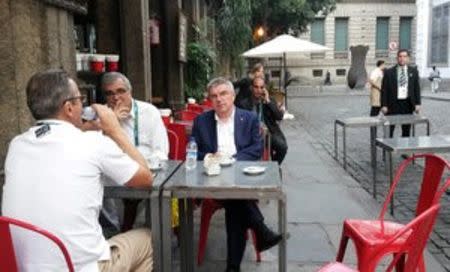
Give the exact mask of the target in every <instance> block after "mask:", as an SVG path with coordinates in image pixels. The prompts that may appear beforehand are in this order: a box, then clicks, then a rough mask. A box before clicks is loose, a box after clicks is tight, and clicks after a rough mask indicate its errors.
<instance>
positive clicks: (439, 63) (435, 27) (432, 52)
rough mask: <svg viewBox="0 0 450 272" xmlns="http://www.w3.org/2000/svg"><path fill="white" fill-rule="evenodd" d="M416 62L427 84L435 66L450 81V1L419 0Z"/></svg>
mask: <svg viewBox="0 0 450 272" xmlns="http://www.w3.org/2000/svg"><path fill="white" fill-rule="evenodd" d="M416 62H417V66H418V68H419V73H420V75H421V77H422V78H424V79H425V80H424V81H425V82H426V78H427V77H428V75H429V73H430V71H431V68H432V67H433V66H436V67H437V68H438V70H439V71H440V74H441V77H442V78H443V79H444V80H445V81H447V83H448V81H450V0H417V56H416ZM448 85H450V84H448Z"/></svg>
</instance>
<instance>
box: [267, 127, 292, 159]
mask: <svg viewBox="0 0 450 272" xmlns="http://www.w3.org/2000/svg"><path fill="white" fill-rule="evenodd" d="M270 137H271V138H270V139H271V140H270V148H271V149H272V154H270V155H271V156H272V160H274V161H277V162H278V164H281V163H282V162H283V160H284V157H286V153H287V150H288V146H287V141H286V137H284V135H283V133H282V132H280V133H273V134H271V136H270Z"/></svg>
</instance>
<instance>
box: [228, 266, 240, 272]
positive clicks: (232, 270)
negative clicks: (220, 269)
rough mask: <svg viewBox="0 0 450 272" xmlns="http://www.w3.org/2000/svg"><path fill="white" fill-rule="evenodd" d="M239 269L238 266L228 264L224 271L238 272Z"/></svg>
mask: <svg viewBox="0 0 450 272" xmlns="http://www.w3.org/2000/svg"><path fill="white" fill-rule="evenodd" d="M239 271H241V270H240V269H239V268H238V267H234V266H232V265H228V266H227V269H225V272H239Z"/></svg>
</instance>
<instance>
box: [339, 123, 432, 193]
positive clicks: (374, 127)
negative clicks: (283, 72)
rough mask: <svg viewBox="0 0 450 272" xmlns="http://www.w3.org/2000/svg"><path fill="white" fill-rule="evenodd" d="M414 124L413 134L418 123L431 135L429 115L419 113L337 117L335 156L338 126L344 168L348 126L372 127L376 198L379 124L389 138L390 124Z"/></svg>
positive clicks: (371, 138)
mask: <svg viewBox="0 0 450 272" xmlns="http://www.w3.org/2000/svg"><path fill="white" fill-rule="evenodd" d="M404 124H412V126H413V127H412V134H413V136H414V135H415V128H416V124H426V129H427V135H430V121H429V120H428V118H427V117H424V116H422V115H417V114H400V115H385V116H382V117H381V118H380V117H352V118H347V119H336V120H335V122H334V157H335V159H336V160H339V158H338V135H337V126H338V125H340V126H341V127H342V147H343V165H344V169H347V145H346V142H347V136H346V128H358V127H360V128H361V127H370V128H372V129H371V130H370V163H371V165H372V169H373V172H372V179H373V180H374V183H373V197H375V198H376V194H377V191H376V185H375V181H376V173H375V170H376V156H377V153H376V147H375V138H376V137H377V128H378V126H383V136H384V137H385V138H387V137H388V136H389V126H390V125H404Z"/></svg>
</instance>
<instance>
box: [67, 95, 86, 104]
mask: <svg viewBox="0 0 450 272" xmlns="http://www.w3.org/2000/svg"><path fill="white" fill-rule="evenodd" d="M77 99H80V101H81V104H84V103H86V102H87V97H86V95H84V94H83V95H78V96H73V97H69V98H66V99H65V100H64V101H63V104H64V103H66V102H68V101H73V100H77Z"/></svg>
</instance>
